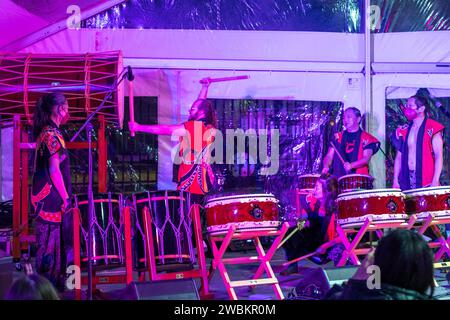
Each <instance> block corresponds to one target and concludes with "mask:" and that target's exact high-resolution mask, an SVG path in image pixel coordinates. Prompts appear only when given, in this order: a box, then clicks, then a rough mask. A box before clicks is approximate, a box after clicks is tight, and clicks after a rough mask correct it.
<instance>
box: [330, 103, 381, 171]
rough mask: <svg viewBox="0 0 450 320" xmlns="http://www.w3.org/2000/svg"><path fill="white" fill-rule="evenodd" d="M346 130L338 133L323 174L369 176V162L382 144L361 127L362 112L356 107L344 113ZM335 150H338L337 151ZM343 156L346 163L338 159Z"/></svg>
mask: <svg viewBox="0 0 450 320" xmlns="http://www.w3.org/2000/svg"><path fill="white" fill-rule="evenodd" d="M343 121H344V126H345V130H344V131H341V132H337V133H336V134H335V135H334V136H333V139H332V140H331V142H332V145H331V146H330V148H329V149H328V153H327V155H326V156H325V158H324V159H323V169H322V173H332V174H333V175H334V176H336V177H337V178H340V177H342V176H344V175H346V174H365V175H368V174H369V162H370V159H371V158H372V156H373V155H374V154H375V153H377V152H378V150H379V149H380V142H379V141H378V139H376V138H375V137H374V136H372V135H370V134H369V133H367V132H366V131H363V130H362V129H361V127H360V124H361V112H360V111H359V109H357V108H355V107H349V108H347V109H346V110H345V111H344V118H343ZM335 148H336V149H337V150H335ZM336 151H338V152H339V154H340V155H341V156H342V158H343V161H344V163H343V162H342V161H341V160H340V159H339V158H338V155H337V154H336Z"/></svg>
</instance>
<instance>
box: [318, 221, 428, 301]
mask: <svg viewBox="0 0 450 320" xmlns="http://www.w3.org/2000/svg"><path fill="white" fill-rule="evenodd" d="M370 265H376V266H378V267H379V268H380V269H379V270H380V282H381V283H380V286H379V287H380V289H376V288H374V289H370V288H369V286H368V282H369V283H373V281H372V280H373V279H372V278H371V279H369V281H367V279H368V278H369V277H370V275H371V274H368V273H367V267H369V266H370ZM374 278H375V277H374ZM433 291H434V270H433V254H432V252H431V249H430V248H429V247H428V245H427V243H426V241H425V240H424V239H423V237H422V236H421V235H419V234H417V233H416V232H414V231H411V230H403V229H397V230H395V231H392V232H391V233H389V234H388V235H387V236H385V237H383V238H382V239H381V241H380V243H379V245H378V247H377V248H376V250H374V251H372V252H371V253H370V254H368V255H367V256H366V259H365V260H364V262H363V263H362V264H361V266H360V268H359V269H358V271H357V272H356V273H355V275H354V276H353V277H352V278H351V279H350V280H349V281H348V282H347V283H346V284H344V285H343V286H338V285H334V286H333V287H332V288H331V289H330V291H329V292H328V293H327V294H326V296H325V299H327V300H428V299H433V298H432V297H433Z"/></svg>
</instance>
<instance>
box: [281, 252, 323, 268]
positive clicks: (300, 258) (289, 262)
mask: <svg viewBox="0 0 450 320" xmlns="http://www.w3.org/2000/svg"><path fill="white" fill-rule="evenodd" d="M316 254H317V252H311V253H308V254H307V255H305V256H301V257H299V258H297V259H294V260H291V261H288V262H285V263H283V267H286V266H288V265H290V264H292V263H296V262H299V261H300V260H304V259H306V258H309V257H312V256H314V255H316Z"/></svg>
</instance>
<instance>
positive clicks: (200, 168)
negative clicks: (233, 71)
mask: <svg viewBox="0 0 450 320" xmlns="http://www.w3.org/2000/svg"><path fill="white" fill-rule="evenodd" d="M200 83H201V85H202V88H201V90H200V93H199V95H198V97H197V99H196V100H195V101H194V102H193V103H192V106H191V108H190V109H189V118H188V121H186V122H184V123H181V124H172V125H170V124H155V125H144V124H139V123H137V122H129V124H128V125H129V128H130V132H146V133H151V134H157V135H177V136H180V150H179V155H180V157H181V163H180V167H179V170H178V190H183V191H187V192H190V193H191V194H192V195H191V201H192V202H193V203H201V202H202V200H203V196H204V195H205V194H206V193H208V192H209V190H210V189H211V186H212V184H213V183H214V175H213V173H212V170H211V166H210V163H209V161H207V159H205V157H206V156H207V153H205V152H204V150H205V149H207V147H208V146H209V145H210V144H211V143H212V141H213V137H212V136H210V139H206V140H207V141H204V135H205V133H207V132H211V133H212V132H213V131H212V130H213V129H214V128H215V127H216V115H215V112H214V110H213V107H212V104H211V102H210V101H208V100H207V99H206V97H207V94H208V88H209V85H210V83H211V79H210V78H204V79H202V80H200ZM211 129H212V130H211Z"/></svg>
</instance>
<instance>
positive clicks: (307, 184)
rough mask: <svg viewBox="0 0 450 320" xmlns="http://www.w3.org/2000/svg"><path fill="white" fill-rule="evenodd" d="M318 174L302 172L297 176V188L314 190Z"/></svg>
mask: <svg viewBox="0 0 450 320" xmlns="http://www.w3.org/2000/svg"><path fill="white" fill-rule="evenodd" d="M319 177H320V175H319V174H304V175H302V176H300V177H298V189H299V190H314V188H315V186H316V182H317V180H319Z"/></svg>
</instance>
